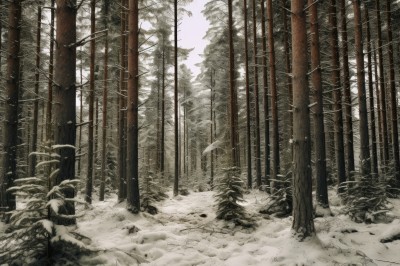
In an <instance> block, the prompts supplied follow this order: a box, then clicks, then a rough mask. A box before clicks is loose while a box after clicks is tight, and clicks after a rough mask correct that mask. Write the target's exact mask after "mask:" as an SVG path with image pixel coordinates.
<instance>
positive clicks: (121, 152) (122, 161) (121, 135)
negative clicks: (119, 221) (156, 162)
mask: <svg viewBox="0 0 400 266" xmlns="http://www.w3.org/2000/svg"><path fill="white" fill-rule="evenodd" d="M126 6H127V0H121V37H120V38H121V48H120V49H121V52H120V61H121V70H120V77H119V97H118V109H119V111H118V175H119V188H118V201H122V200H124V199H125V198H126V193H127V187H126V156H125V155H126V150H125V148H124V147H125V119H124V118H125V111H124V109H125V106H126V105H125V98H124V95H126V92H125V88H126V86H125V71H126V64H125V62H126V60H125V56H126V49H125V48H126V36H125V34H124V33H125V29H126V17H127V16H126V13H125V8H126Z"/></svg>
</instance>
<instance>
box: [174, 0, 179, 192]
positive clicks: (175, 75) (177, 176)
mask: <svg viewBox="0 0 400 266" xmlns="http://www.w3.org/2000/svg"><path fill="white" fill-rule="evenodd" d="M174 36H175V38H174V61H175V62H174V68H175V69H174V121H175V123H174V131H175V176H174V196H177V195H178V193H179V130H178V0H175V1H174Z"/></svg>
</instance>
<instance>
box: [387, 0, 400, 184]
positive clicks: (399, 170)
mask: <svg viewBox="0 0 400 266" xmlns="http://www.w3.org/2000/svg"><path fill="white" fill-rule="evenodd" d="M391 2H392V0H387V1H386V17H387V36H388V49H389V50H388V56H389V78H390V80H389V85H390V107H391V119H392V120H391V122H392V123H391V128H392V147H393V159H394V172H395V178H396V180H395V183H394V184H393V185H394V186H395V187H396V188H400V154H399V131H398V126H397V92H396V76H395V72H394V47H393V32H392V9H391Z"/></svg>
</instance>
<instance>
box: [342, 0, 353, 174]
mask: <svg viewBox="0 0 400 266" xmlns="http://www.w3.org/2000/svg"><path fill="white" fill-rule="evenodd" d="M346 2H347V1H346V0H340V17H341V29H340V32H341V39H342V64H343V88H344V104H343V105H344V117H345V124H346V129H345V134H344V136H345V145H344V146H345V148H346V149H347V150H346V162H347V176H348V177H349V178H351V176H352V173H353V172H354V145H353V143H354V141H353V119H352V115H353V114H352V101H351V91H350V69H349V48H348V38H347V15H346Z"/></svg>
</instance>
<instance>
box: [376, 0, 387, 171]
mask: <svg viewBox="0 0 400 266" xmlns="http://www.w3.org/2000/svg"><path fill="white" fill-rule="evenodd" d="M375 3H376V6H375V7H376V23H377V33H378V59H379V64H378V67H379V91H380V104H381V110H380V112H381V115H380V116H381V122H382V141H383V160H382V161H383V165H384V167H387V166H388V160H389V141H388V125H387V120H386V119H387V117H386V108H387V107H386V88H385V72H384V70H383V49H382V25H381V24H382V22H381V5H380V0H376V1H375Z"/></svg>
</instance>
